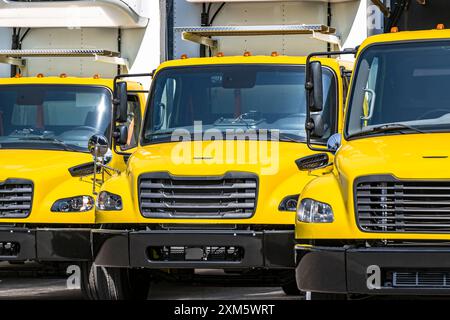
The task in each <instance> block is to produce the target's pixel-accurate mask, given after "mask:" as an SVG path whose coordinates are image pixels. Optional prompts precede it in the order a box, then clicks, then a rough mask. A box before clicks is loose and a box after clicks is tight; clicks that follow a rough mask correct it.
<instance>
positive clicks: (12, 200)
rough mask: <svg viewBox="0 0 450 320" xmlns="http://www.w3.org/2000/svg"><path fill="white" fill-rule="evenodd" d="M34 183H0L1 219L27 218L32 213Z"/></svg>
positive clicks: (18, 181)
mask: <svg viewBox="0 0 450 320" xmlns="http://www.w3.org/2000/svg"><path fill="white" fill-rule="evenodd" d="M32 202H33V183H32V182H31V181H26V180H7V181H5V182H0V218H26V217H28V216H29V215H30V213H31V205H32Z"/></svg>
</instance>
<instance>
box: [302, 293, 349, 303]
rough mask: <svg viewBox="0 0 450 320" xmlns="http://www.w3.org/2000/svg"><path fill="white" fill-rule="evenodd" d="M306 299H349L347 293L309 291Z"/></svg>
mask: <svg viewBox="0 0 450 320" xmlns="http://www.w3.org/2000/svg"><path fill="white" fill-rule="evenodd" d="M306 300H322V301H323V300H329V301H331V300H333V301H337V300H341V301H343V300H347V295H345V294H338V293H322V292H307V293H306Z"/></svg>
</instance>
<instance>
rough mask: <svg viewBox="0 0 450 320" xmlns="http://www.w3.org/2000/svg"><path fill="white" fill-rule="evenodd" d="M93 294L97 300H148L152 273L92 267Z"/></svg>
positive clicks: (142, 270)
mask: <svg viewBox="0 0 450 320" xmlns="http://www.w3.org/2000/svg"><path fill="white" fill-rule="evenodd" d="M89 279H90V281H88V283H89V285H90V287H88V288H92V287H95V289H94V290H91V291H89V290H88V292H87V293H88V294H89V293H90V292H91V293H92V295H93V296H94V299H96V300H146V299H147V296H148V291H149V289H150V282H151V273H150V272H149V271H148V270H145V269H128V268H109V267H98V266H92V267H91V271H90V278H89Z"/></svg>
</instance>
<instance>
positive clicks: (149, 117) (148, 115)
mask: <svg viewBox="0 0 450 320" xmlns="http://www.w3.org/2000/svg"><path fill="white" fill-rule="evenodd" d="M237 65H249V66H256V67H257V66H264V67H290V68H295V67H301V68H304V69H305V70H306V64H289V63H282V64H276V63H236V64H230V63H227V64H204V65H186V66H178V67H177V66H171V67H165V68H163V69H161V70H158V71H157V73H156V74H155V76H154V78H153V81H152V84H151V87H150V93H149V95H148V98H147V102H146V106H145V113H144V120H143V123H142V128H141V134H140V138H139V143H140V146H142V147H144V146H147V145H154V144H162V143H170V142H172V141H171V140H168V139H164V138H163V139H155V140H153V141H146V138H145V132H146V128H147V125H148V123H149V122H150V123H151V122H153V102H154V99H153V97H154V95H155V87H156V81H157V78H158V75H159V73H160V72H161V71H166V70H174V69H175V70H180V69H194V68H204V67H211V66H214V67H235V66H237ZM324 69H325V70H328V71H329V72H330V73H331V75H332V81H333V82H334V85H335V88H336V90H335V93H334V94H335V103H336V105H335V106H333V110H330V112H331V114H332V117H333V119H332V120H333V124H332V133H331V135H333V133H336V132H338V129H339V119H340V114H339V113H340V109H341V108H340V106H341V105H342V102H341V99H340V98H341V96H340V88H339V83H340V82H339V77H338V75H337V74H336V72H335V70H334V69H333V68H331V67H330V66H327V65H322V70H324ZM341 81H342V79H341ZM305 125H306V123H305ZM192 141H194V140H192ZM223 141H225V139H224V140H223ZM312 142H313V143H314V144H316V145H324V146H325V145H326V143H327V141H326V139H325V141H324V140H323V139H322V140H313V141H312ZM297 143H303V144H306V143H307V141H306V136H305V137H304V139H302V140H299V141H298V142H297Z"/></svg>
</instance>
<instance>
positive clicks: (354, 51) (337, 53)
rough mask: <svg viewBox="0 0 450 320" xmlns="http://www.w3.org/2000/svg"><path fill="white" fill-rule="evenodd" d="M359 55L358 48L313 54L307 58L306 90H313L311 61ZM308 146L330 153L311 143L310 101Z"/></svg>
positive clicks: (312, 128) (307, 117) (307, 114)
mask: <svg viewBox="0 0 450 320" xmlns="http://www.w3.org/2000/svg"><path fill="white" fill-rule="evenodd" d="M357 53H358V48H355V49H345V50H343V51H328V52H313V53H311V54H309V55H308V57H307V58H306V72H305V79H306V81H307V82H306V84H305V88H306V90H307V91H310V90H312V89H313V84H312V83H311V82H310V81H309V79H310V75H311V60H312V59H313V58H315V57H331V56H340V55H345V54H353V55H355V56H356V54H357ZM308 96H309V93H307V97H308ZM305 126H306V144H307V146H308V148H309V149H310V150H312V151H317V152H330V150H328V148H316V147H315V146H313V145H312V143H311V132H312V130H314V122H313V121H312V118H311V110H310V109H309V101H308V103H307V105H306V125H305Z"/></svg>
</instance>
